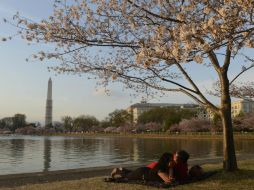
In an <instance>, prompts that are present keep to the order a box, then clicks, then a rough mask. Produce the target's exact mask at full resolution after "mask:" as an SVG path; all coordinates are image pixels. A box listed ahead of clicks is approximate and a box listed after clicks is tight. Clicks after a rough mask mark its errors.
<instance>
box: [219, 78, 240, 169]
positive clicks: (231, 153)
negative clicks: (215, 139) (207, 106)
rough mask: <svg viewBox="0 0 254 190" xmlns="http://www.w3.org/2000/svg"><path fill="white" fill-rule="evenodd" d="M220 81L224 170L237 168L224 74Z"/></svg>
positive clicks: (228, 97) (227, 84) (227, 82)
mask: <svg viewBox="0 0 254 190" xmlns="http://www.w3.org/2000/svg"><path fill="white" fill-rule="evenodd" d="M221 79H222V81H221V82H222V83H221V111H220V115H221V119H222V125H223V153H224V160H223V168H224V170H226V171H234V170H236V169H237V161H236V156H235V146H234V136H233V125H232V117H231V98H230V94H229V81H228V78H227V75H226V74H222V78H221Z"/></svg>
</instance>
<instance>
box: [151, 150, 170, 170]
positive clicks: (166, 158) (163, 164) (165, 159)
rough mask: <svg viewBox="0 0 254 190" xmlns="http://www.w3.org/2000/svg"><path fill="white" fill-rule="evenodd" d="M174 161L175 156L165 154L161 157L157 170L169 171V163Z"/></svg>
mask: <svg viewBox="0 0 254 190" xmlns="http://www.w3.org/2000/svg"><path fill="white" fill-rule="evenodd" d="M172 161H173V154H171V153H169V152H165V153H163V154H162V155H161V157H160V159H159V161H158V164H157V166H156V167H155V170H167V169H168V166H169V163H170V162H172Z"/></svg>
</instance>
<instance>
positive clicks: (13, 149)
mask: <svg viewBox="0 0 254 190" xmlns="http://www.w3.org/2000/svg"><path fill="white" fill-rule="evenodd" d="M179 149H185V150H187V151H188V152H189V153H190V154H191V158H192V159H195V158H212V157H221V156H222V141H219V140H180V139H179V140H169V139H140V138H139V139H136V138H127V137H126V138H123V137H91V138H89V137H85V138H72V137H41V136H0V171H1V173H0V175H4V174H13V173H28V172H40V171H53V170H63V169H74V168H89V167H98V166H111V165H121V164H134V163H135V164H136V163H146V162H149V161H152V160H156V159H157V158H158V157H159V156H160V155H161V153H163V152H165V151H171V152H173V151H175V150H179ZM236 153H237V154H248V155H249V154H253V157H254V141H253V140H252V141H251V140H239V141H236Z"/></svg>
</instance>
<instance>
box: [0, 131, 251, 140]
mask: <svg viewBox="0 0 254 190" xmlns="http://www.w3.org/2000/svg"><path fill="white" fill-rule="evenodd" d="M1 135H2V136H10V135H17V136H19V135H21V136H22V135H24V136H48V137H51V136H56V137H78V138H82V137H109V138H110V137H121V138H122V137H125V138H148V139H149V138H150V139H154V138H159V139H193V140H195V139H197V140H198V139H200V140H222V139H223V134H211V133H202V132H200V133H186V134H181V133H179V134H177V133H176V134H175V133H173V134H172V133H171V134H168V133H52V134H40V135H33V134H15V133H14V134H0V136H1ZM234 139H236V140H254V133H253V132H251V133H234Z"/></svg>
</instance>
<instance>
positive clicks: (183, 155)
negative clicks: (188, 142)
mask: <svg viewBox="0 0 254 190" xmlns="http://www.w3.org/2000/svg"><path fill="white" fill-rule="evenodd" d="M189 157H190V155H189V153H188V152H186V151H185V150H179V151H177V152H176V153H175V154H174V161H175V162H176V163H179V162H182V163H187V161H188V159H189Z"/></svg>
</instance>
